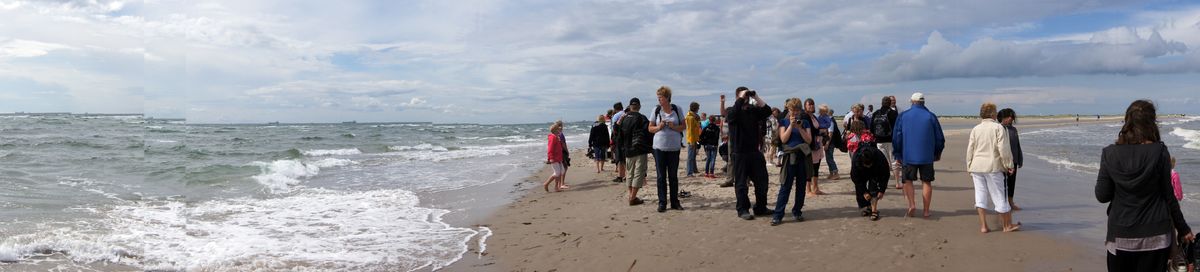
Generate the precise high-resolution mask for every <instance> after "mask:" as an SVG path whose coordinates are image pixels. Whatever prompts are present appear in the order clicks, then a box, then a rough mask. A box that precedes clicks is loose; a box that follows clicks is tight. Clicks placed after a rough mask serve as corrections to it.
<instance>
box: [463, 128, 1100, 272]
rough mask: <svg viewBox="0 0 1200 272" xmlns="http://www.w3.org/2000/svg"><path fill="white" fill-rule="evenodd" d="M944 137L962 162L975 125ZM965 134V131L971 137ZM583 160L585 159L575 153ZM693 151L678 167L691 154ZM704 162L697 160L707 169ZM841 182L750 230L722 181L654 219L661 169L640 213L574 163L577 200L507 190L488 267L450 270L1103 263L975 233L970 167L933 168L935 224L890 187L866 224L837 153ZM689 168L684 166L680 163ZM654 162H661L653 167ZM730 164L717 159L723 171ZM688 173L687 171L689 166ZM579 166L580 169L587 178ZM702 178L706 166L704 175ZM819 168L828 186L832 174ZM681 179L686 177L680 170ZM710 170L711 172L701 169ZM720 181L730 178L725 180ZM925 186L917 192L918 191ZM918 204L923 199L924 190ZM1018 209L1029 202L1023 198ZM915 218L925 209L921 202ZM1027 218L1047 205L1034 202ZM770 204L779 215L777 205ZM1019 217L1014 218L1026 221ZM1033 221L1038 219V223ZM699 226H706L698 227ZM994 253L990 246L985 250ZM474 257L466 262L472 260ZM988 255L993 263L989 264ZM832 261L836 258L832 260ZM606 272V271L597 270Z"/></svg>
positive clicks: (1049, 245) (1028, 241) (468, 264)
mask: <svg viewBox="0 0 1200 272" xmlns="http://www.w3.org/2000/svg"><path fill="white" fill-rule="evenodd" d="M942 121H943V127H944V128H946V127H950V128H956V129H944V131H945V133H946V135H947V150H946V152H945V154H946V155H944V156H946V157H947V158H955V156H961V154H962V152H963V151H962V149H963V147H965V145H966V142H965V134H966V133H965V132H967V131H969V129H970V127H971V126H973V124H975V123H977V122H978V120H971V119H960V118H950V119H945V118H944V119H942ZM1114 121H1119V119H1117V118H1103V119H1101V120H1094V119H1093V120H1080V121H1079V122H1078V123H1079V124H1086V123H1108V122H1114ZM1074 124H1076V122H1075V120H1074V118H1026V119H1022V120H1020V122H1019V123H1018V126H1019V128H1022V129H1035V128H1043V127H1057V126H1070V125H1074ZM962 127H965V128H962ZM575 153H576V154H577V155H576V156H577V157H575V158H583V154H582V153H583V152H581V151H578V150H577V151H576V152H575ZM686 153H687V152H686V150H685V151H683V152H681V157H684V156H686ZM703 156H704V154H703V152H700V154H699V155H698V161H702V158H703ZM835 158H837V159H836V160H837V161H838V162H839V166H841V167H840V168H842V169H841V170H842V171H841V172H842V174H843V177H842V179H840V180H834V181H828V180H824V179H822V180H821V185H822V190H823V191H825V192H827V193H829V194H828V195H824V196H817V197H808V198H807V200H806V205H805V217H806V218H807V219H808V220H807V221H805V222H801V223H796V222H794V221H789V220H785V221H784V224H782V225H780V226H776V227H771V226H769V225H768V224H767V222H768V221H769V219H768V218H762V217H760V218H758V219H757V220H754V221H743V220H741V219H738V218H736V217H735V212H734V211H733V208H732V206H733V199H732V195H733V194H732V189H731V188H718V187H717V186H716V184H717V183H718V182H719V181H720V180H714V179H705V178H699V177H697V178H685V177H683V174H682V173H680V190H682V191H690V192H691V193H692V194H693V196H692V197H691V198H683V199H682V202H683V204H684V206H685V208H687V210H685V211H673V210H672V211H668V212H666V213H662V214H660V213H657V212H655V211H654V203H655V202H656V201H657V200H656V199H657V197H656V196H655V194H656V193H655V185H654V176H655V175H654V171H653V169H654V167H653V166H651V167H649V168H648V171H647V172H648V175H647V186H646V187H644V188H643V189H642V190H641V192H639V196H640V197H642V198H643V199H646V200H647V204H643V205H641V206H633V207H630V206H627V205H626V204H625V203H624V201H623V200H624V195H625V191H624V186H623V185H618V184H616V183H612V182H610V181H609V180H610V179H611V178H612V177H614V176H615V174H614V173H612V171H611V169H612V165H611V164H606V171H605V172H604V173H600V174H597V173H595V171H594V166H593V165H592V164H591V161H590V160H585V161H586V163H577V166H576V167H573V168H571V170H570V171H569V174H568V183H569V184H571V185H572V188H571V189H570V190H567V191H564V192H562V193H549V194H547V193H544V192H541V191H540V190H536V192H535V190H532V189H534V188H533V187H535V186H532V185H534V184H540V181H541V180H539V179H545V177H546V176H547V175H548V171H546V169H545V167H543V169H542V170H540V171H537V173H536V174H534V175H533V176H531V177H528V178H525V179H521V180H522V181H520V182H518V183H517V184H514V185H510V186H512V188H513V189H514V191H512V192H509V193H510V194H509V196H512V195H513V194H517V195H519V196H517V197H516V198H515V199H514V200H513V201H512V202H511V203H507V204H504V205H503V207H497V209H496V210H495V212H494V213H492V214H490V215H488V216H487V217H486V218H482V219H477V220H473V221H476V222H479V223H478V225H484V226H489V227H490V228H491V230H492V231H493V232H494V235H493V236H491V238H489V239H488V246H487V250H486V252H484V253H483V254H482V257H479V258H475V257H473V256H466V255H465V254H464V257H463V258H462V259H461V260H459V261H458V262H455V263H454V264H451V265H450V266H448V267H447V268H449V270H468V269H469V270H484V271H509V270H550V269H560V270H568V269H573V268H576V269H577V268H579V267H588V268H597V270H618V269H619V270H630V269H631V270H642V271H646V270H651V271H657V270H697V269H699V270H731V269H748V268H749V269H767V270H779V269H784V268H788V267H794V266H793V265H795V260H794V256H797V255H794V254H793V255H791V256H792V258H785V256H784V255H779V253H781V252H791V253H799V254H802V255H801V256H805V255H806V256H809V257H804V258H803V259H805V260H819V261H820V263H819V264H817V266H804V267H806V268H809V267H811V268H823V269H824V270H861V269H872V268H878V267H879V266H883V267H899V268H905V269H909V270H912V269H934V270H960V269H969V270H985V271H989V270H1004V268H1013V267H1022V268H1025V269H1033V270H1074V269H1083V270H1093V269H1102V263H1103V256H1102V255H1098V254H1094V253H1093V251H1094V250H1093V249H1094V247H1093V246H1086V245H1085V244H1084V243H1085V242H1086V241H1084V240H1082V239H1073V238H1066V237H1057V236H1055V235H1054V234H1057V233H1053V232H1050V231H1047V230H1045V229H1041V228H1039V227H1038V226H1037V224H1029V223H1027V224H1026V228H1025V229H1023V231H1021V232H1017V233H1001V232H999V231H998V230H993V232H992V233H988V234H980V233H978V221H977V220H978V219H977V217H976V215H975V211H974V208H973V204H972V203H973V197H974V196H973V194H972V192H973V191H972V190H973V189H972V186H973V185H972V184H971V181H970V177H969V176H968V175H965V172H963V170H962V169H965V165H963V163H962V162H961V160H958V161H956V160H953V159H950V160H943V161H940V162H938V163H937V164H935V167H936V168H937V170H938V174H937V180H936V181H934V183H933V184H934V186H935V187H934V188H935V189H934V197H933V205H932V206H933V210H934V214H933V217H932V218H930V219H921V218H904V217H902V216H903V213H904V210H905V209H906V207H907V204H906V200H905V199H904V197H903V194H902V193H901V192H900V191H899V190H895V189H894V187H890V186H893V185H894V184H895V183H894V181H892V183H891V185H889V187H890V188H889V191H888V192H887V195H886V196H885V198H884V199H883V200H882V201H881V202H880V203H881V204H880V205H881V209H880V210H881V214H882V215H883V216H882V218H881V219H880V221H875V222H872V221H867V220H866V219H864V218H861V217H858V216H857V214H856V213H855V212H856V210H855V209H854V208H853V205H854V204H853V198H852V192H853V184H852V183H851V182H850V181H849V178H848V172H849V171H847V170H848V167H846V166H848V165H849V164H848V157H847V155H846V154H844V153H837V152H835ZM685 161H686V158H685V157H684V158H683V160H681V164H682V163H683V162H685ZM651 163H652V161H651ZM722 165H723V162H721V161H720V160H718V163H717V166H718V167H721V166H722ZM682 166H683V165H681V168H683V167H682ZM581 167H582V168H581ZM701 168H703V165H701ZM768 169H769V170H771V172H772V173H773V174H772V177H771V178H770V180H771V185H770V186H771V188H770V189H769V193H768V195H769V197H768V203H770V204H774V202H775V201H774V200H775V192H776V191H777V190H778V186H779V185H778V176H777V175H775V174H774V173H776V171H775V169H776V168H774V167H771V166H769V165H768ZM825 169H826V167H825V166H824V162H823V163H822V171H821V176H822V178H823V177H824V176H825V175H826V173H825V171H824V170H825ZM680 170H681V172H683V171H682V170H683V169H680ZM701 170H702V169H701ZM717 173H718V174H719V175H720V174H721V172H720V171H719V170H718V171H717ZM918 187H920V186H919V185H918ZM917 190H918V191H919V190H920V188H917ZM917 194H918V197H919V195H920V192H917ZM1018 199H1021V194H1018ZM917 202H918V204H917V206H918V213H919V212H920V210H919V207H920V206H921V204H920V200H918V201H917ZM1025 202H1028V203H1027V204H1023V205H1022V206H1027V207H1025V208H1026V209H1027V210H1031V208H1035V207H1038V206H1039V204H1034V202H1033V201H1031V200H1026V201H1025ZM771 206H773V205H771ZM1022 213H1023V212H1018V213H1016V215H1015V217H1016V219H1017V220H1018V221H1020V220H1022V219H1023V217H1022ZM988 220H989V226H990V227H991V228H993V229H997V228H998V227H997V226H998V219H997V218H996V216H995V215H994V214H991V213H989V216H988ZM1035 221H1036V220H1035ZM696 226H701V227H696ZM981 244H986V245H988V246H979V245H981ZM855 252H862V253H865V254H867V255H868V256H877V257H880V258H881V259H882V260H881V261H878V262H865V263H864V262H862V261H861V260H855V259H854V258H852V256H855V254H853V253H855ZM471 253H477V252H468V254H471ZM985 256H987V257H985ZM827 260H839V261H838V262H832V263H830V262H827ZM600 267H604V268H600Z"/></svg>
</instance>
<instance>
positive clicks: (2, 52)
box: [0, 39, 72, 59]
mask: <svg viewBox="0 0 1200 272" xmlns="http://www.w3.org/2000/svg"><path fill="white" fill-rule="evenodd" d="M63 49H72V47H70V46H66V45H62V44H56V43H48V42H39V41H28V40H21V39H13V40H7V41H3V40H0V59H3V58H6V57H8V58H30V57H38V56H43V55H46V54H49V53H50V51H54V50H63Z"/></svg>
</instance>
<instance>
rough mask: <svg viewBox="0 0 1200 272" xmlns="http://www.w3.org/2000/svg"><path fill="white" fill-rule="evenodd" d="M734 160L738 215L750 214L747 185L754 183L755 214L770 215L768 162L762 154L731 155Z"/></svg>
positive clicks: (734, 183) (734, 185)
mask: <svg viewBox="0 0 1200 272" xmlns="http://www.w3.org/2000/svg"><path fill="white" fill-rule="evenodd" d="M730 155H731V156H732V157H733V158H732V160H731V161H733V192H734V194H736V195H737V213H738V215H742V214H745V213H748V212H750V196H749V194H750V189H749V187H748V185H747V184H746V180H747V179H749V180H750V181H751V182H754V212H755V213H759V214H763V213H768V212H770V210H768V209H767V186H768V185H767V161H766V159H764V158H763V154H762V153H760V152H752V153H735V154H730Z"/></svg>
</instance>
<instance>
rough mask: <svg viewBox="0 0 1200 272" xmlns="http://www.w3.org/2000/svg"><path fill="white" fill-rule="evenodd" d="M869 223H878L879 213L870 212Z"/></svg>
mask: <svg viewBox="0 0 1200 272" xmlns="http://www.w3.org/2000/svg"><path fill="white" fill-rule="evenodd" d="M871 221H879V211H874V212H871Z"/></svg>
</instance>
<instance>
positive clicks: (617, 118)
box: [611, 102, 626, 182]
mask: <svg viewBox="0 0 1200 272" xmlns="http://www.w3.org/2000/svg"><path fill="white" fill-rule="evenodd" d="M613 110H614V111H616V112H615V113H613V117H612V130H613V131H612V135H611V136H612V140H613V143H614V144H613V146H612V152H613V164H614V165H616V168H617V177H616V178H613V182H624V181H625V152H624V150H622V149H623V147H624V146H622V145H620V144H618V143H619V142H620V139H618V138H619V137H620V135H621V130H620V129H621V117H624V116H625V112H626V111H625V106H622V105H621V102H617V103H616V104H613Z"/></svg>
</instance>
